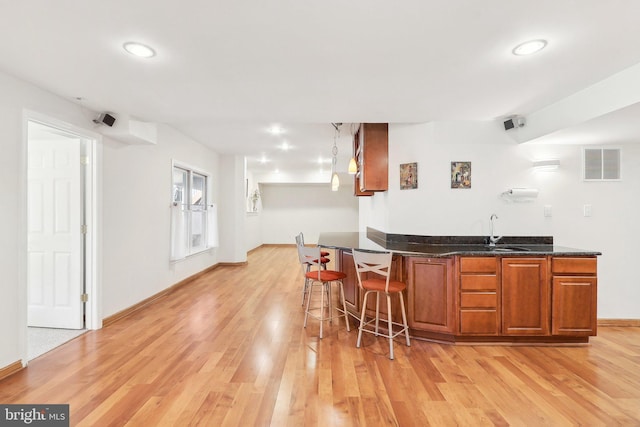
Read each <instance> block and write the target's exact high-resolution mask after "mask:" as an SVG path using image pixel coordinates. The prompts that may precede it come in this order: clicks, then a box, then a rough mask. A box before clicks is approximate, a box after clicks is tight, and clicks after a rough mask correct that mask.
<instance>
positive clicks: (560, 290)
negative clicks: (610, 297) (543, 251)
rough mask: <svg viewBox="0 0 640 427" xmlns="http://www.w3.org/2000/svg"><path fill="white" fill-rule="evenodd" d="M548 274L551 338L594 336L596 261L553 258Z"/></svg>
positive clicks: (593, 258) (595, 322)
mask: <svg viewBox="0 0 640 427" xmlns="http://www.w3.org/2000/svg"><path fill="white" fill-rule="evenodd" d="M551 273H552V275H553V276H552V277H553V279H552V283H551V292H552V293H551V298H552V301H553V303H552V313H551V334H552V335H572V336H576V335H577V336H590V335H596V332H597V318H596V312H597V295H598V290H597V277H596V274H597V260H596V258H595V257H588V258H587V257H585V258H571V257H554V258H553V259H552V261H551Z"/></svg>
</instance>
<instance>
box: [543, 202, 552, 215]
mask: <svg viewBox="0 0 640 427" xmlns="http://www.w3.org/2000/svg"><path fill="white" fill-rule="evenodd" d="M552 213H553V212H552V209H551V205H544V216H545V218H549V217H551V216H552Z"/></svg>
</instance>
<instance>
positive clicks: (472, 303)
mask: <svg viewBox="0 0 640 427" xmlns="http://www.w3.org/2000/svg"><path fill="white" fill-rule="evenodd" d="M497 302H498V298H497V296H496V293H495V292H473V293H467V292H463V293H462V294H461V295H460V307H462V308H496V307H497V305H496V304H497Z"/></svg>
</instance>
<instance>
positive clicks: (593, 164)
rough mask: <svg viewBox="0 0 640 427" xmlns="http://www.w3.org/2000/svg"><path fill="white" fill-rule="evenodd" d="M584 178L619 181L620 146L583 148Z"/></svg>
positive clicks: (587, 179)
mask: <svg viewBox="0 0 640 427" xmlns="http://www.w3.org/2000/svg"><path fill="white" fill-rule="evenodd" d="M583 153H584V154H583V159H584V161H583V179H584V180H585V181H619V180H620V179H621V175H620V157H621V153H620V149H619V148H585V149H584V150H583Z"/></svg>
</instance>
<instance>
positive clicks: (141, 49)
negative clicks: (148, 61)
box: [122, 42, 156, 58]
mask: <svg viewBox="0 0 640 427" xmlns="http://www.w3.org/2000/svg"><path fill="white" fill-rule="evenodd" d="M122 47H123V48H124V50H126V51H127V52H129V53H130V54H131V55H133V56H137V57H139V58H151V57H153V56H156V51H155V50H153V49H152V48H150V47H149V46H147V45H145V44H142V43H136V42H127V43H125V44H123V45H122Z"/></svg>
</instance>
